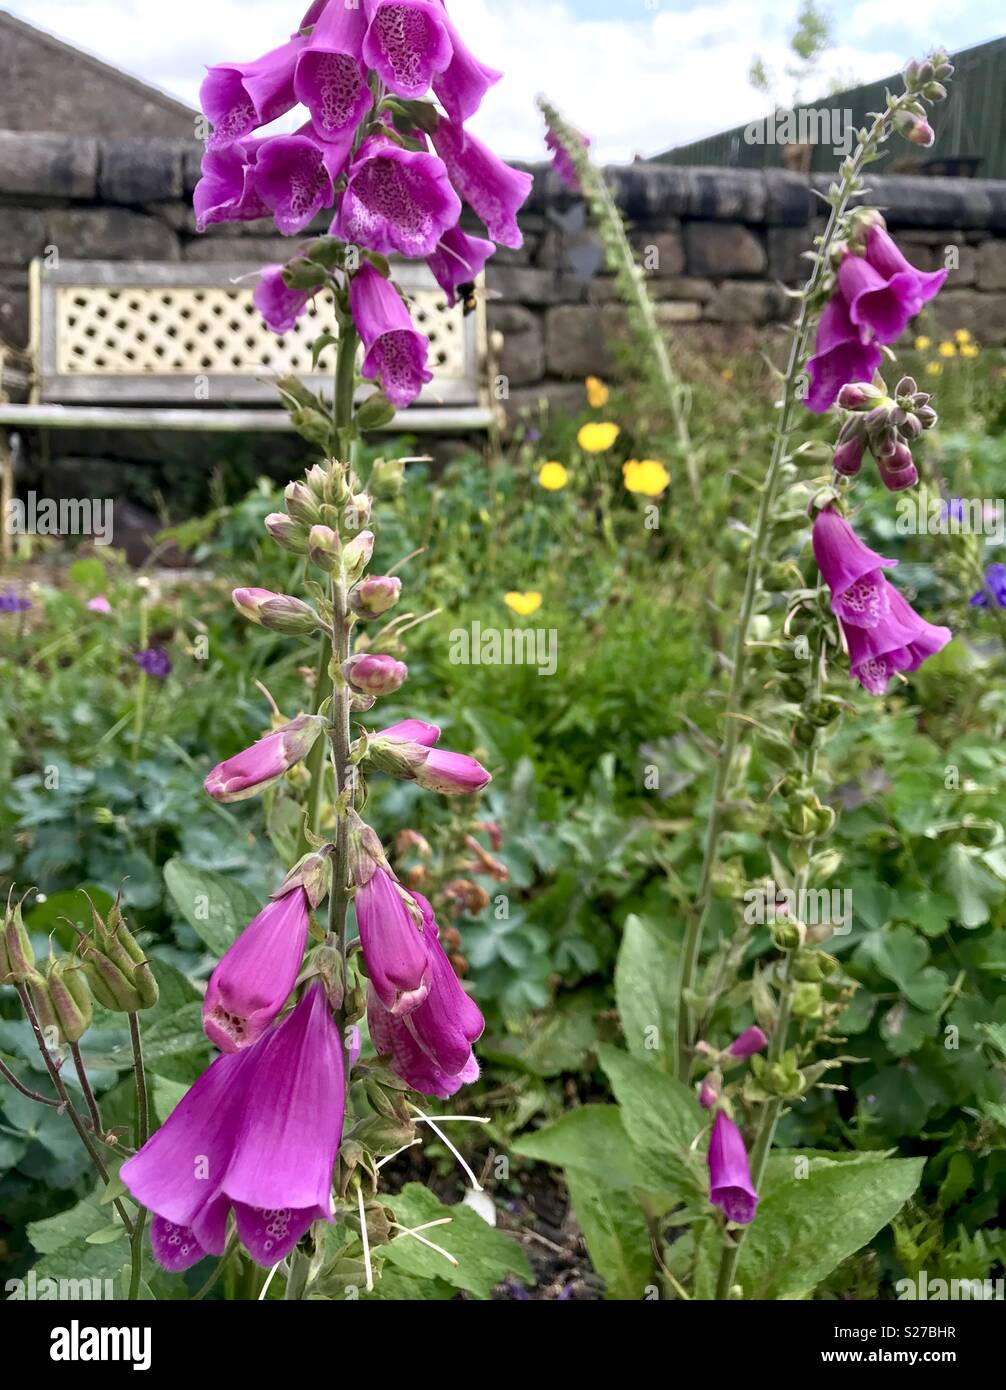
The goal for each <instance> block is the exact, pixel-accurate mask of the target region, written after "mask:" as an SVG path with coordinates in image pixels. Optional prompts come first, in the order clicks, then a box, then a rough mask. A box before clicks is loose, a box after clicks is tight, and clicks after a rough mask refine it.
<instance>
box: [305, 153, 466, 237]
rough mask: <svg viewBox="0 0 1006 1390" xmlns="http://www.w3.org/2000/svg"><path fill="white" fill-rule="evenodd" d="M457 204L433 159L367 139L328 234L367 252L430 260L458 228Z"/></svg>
mask: <svg viewBox="0 0 1006 1390" xmlns="http://www.w3.org/2000/svg"><path fill="white" fill-rule="evenodd" d="M460 216H461V203H460V201H459V199H458V195H457V194H456V193H455V192H454V189H453V188H452V187H451V184H450V180H449V179H448V177H447V170H446V168H445V167H444V164H443V162H442V161H441V160H440V159H438V158H437V156H436V155H432V154H427V153H425V152H423V151H422V150H404V149H402V148H401V146H399V145H396V144H395V143H394V141H392V140H389V139H388V138H387V137H386V136H384V135H371V136H370V137H369V138H368V139H366V140H364V142H363V144H362V145H361V146H360V148H359V150H358V151H357V154H356V157H355V159H354V160H353V163H352V165H351V167H350V170H349V179H348V182H347V184H346V190H345V192H344V193H343V195H342V198H341V199H340V202H339V209H338V212H337V213H336V216H335V220H334V222H333V223H332V234H333V235H334V236H338V237H341V238H342V239H343V241H349V242H356V243H357V245H359V246H364V247H366V248H367V250H368V251H377V252H379V253H381V254H382V255H390V254H391V253H392V252H395V251H397V252H398V253H399V254H400V255H402V256H411V257H415V258H420V257H423V256H430V255H432V254H433V253H434V251H435V250H436V249H437V244H438V243H439V241H440V238H441V237H442V236H443V235H444V233H445V232H447V231H449V230H450V228H451V227H454V226H455V225H456V224H457V221H458V218H459V217H460Z"/></svg>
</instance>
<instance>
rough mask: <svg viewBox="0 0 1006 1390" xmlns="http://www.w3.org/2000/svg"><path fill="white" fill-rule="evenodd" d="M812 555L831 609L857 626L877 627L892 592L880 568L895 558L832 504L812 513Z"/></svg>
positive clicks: (882, 617) (883, 615)
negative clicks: (870, 542) (860, 533)
mask: <svg viewBox="0 0 1006 1390" xmlns="http://www.w3.org/2000/svg"><path fill="white" fill-rule="evenodd" d="M812 543H813V547H814V559H815V560H816V561H817V567H818V569H819V570H820V571H821V575H822V577H823V578H824V582H825V583H826V584H827V585H828V588H829V589H830V590H831V609H832V612H833V613H834V614H835V615H836V616H837V617H839V618H841V619H842V620H843V621H844V622H846V623H851V624H853V625H855V626H857V627H876V626H877V624H878V623H880V622H881V621H882V620H883V619H884V618H886V617H887V614H888V611H889V605H888V599H889V597H890V594H891V592H892V590H891V586H890V584H888V582H887V580H886V579H885V578H884V576H883V573H882V571H883V570H885V569H891V568H892V567H893V566H894V565H896V564H897V563H898V562H897V560H886V559H885V558H884V556H883V555H878V554H877V553H876V551H874V550H871V549H870V547H869V546H868V545H864V544H863V542H862V541H861V540H860V539H859V537H858V536H857V535H856V533H855V531H854V530H853V529H852V527H851V526H850V525H849V523H848V522H847V521H846V519H845V517H843V516H840V515H839V513H838V512H836V511H835V510H834V509H833V508H831V507H826V508H825V509H824V510H823V511H820V512H818V513H817V515H816V516H815V517H814V530H813V538H812Z"/></svg>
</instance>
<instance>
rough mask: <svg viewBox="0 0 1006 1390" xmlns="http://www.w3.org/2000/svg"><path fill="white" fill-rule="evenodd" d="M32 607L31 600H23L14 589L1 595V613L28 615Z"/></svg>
mask: <svg viewBox="0 0 1006 1390" xmlns="http://www.w3.org/2000/svg"><path fill="white" fill-rule="evenodd" d="M30 607H31V599H30V598H22V597H21V595H20V594H19V593H17V591H16V590H14V589H8V590H7V592H6V593H4V594H0V613H27V611H28V609H29V608H30Z"/></svg>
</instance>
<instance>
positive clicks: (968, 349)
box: [961, 343, 981, 357]
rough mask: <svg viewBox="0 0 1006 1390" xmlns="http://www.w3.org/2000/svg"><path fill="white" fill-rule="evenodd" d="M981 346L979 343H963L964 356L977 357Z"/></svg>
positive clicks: (962, 351) (962, 354) (962, 352)
mask: <svg viewBox="0 0 1006 1390" xmlns="http://www.w3.org/2000/svg"><path fill="white" fill-rule="evenodd" d="M980 351H981V348H980V347H979V346H978V344H977V343H961V356H962V357H977V356H978V354H979V352H980Z"/></svg>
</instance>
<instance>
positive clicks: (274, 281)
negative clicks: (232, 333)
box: [253, 265, 313, 337]
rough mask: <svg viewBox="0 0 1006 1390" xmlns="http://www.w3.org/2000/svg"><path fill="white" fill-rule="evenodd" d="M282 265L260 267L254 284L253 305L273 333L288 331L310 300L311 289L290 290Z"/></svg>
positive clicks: (280, 333) (281, 333)
mask: <svg viewBox="0 0 1006 1390" xmlns="http://www.w3.org/2000/svg"><path fill="white" fill-rule="evenodd" d="M284 269H285V267H284V266H282V265H267V266H263V267H262V271H261V274H260V275H259V281H258V284H257V285H256V286H255V294H254V296H253V298H254V300H255V307H256V309H258V311H259V313H260V314H261V315H262V317H263V318H264V319H265V321H266V324H267V325H268V326H269V328H271V329H272V331H273V332H274V333H277V334H279V335H280V336H281V337H282V335H283V334H284V333H289V332H290V330H291V329H292V328H293V326H294V324H295V323H296V322H297V320H298V319H299V318H300V316H301V314H302V313H303V312H304V310H305V309H306V308H307V306H308V304H309V303H310V302H311V296H312V294H313V290H292V289H291V288H290V286H289V285H288V284H287V283H286V281H285V280H284V279H283V271H284Z"/></svg>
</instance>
